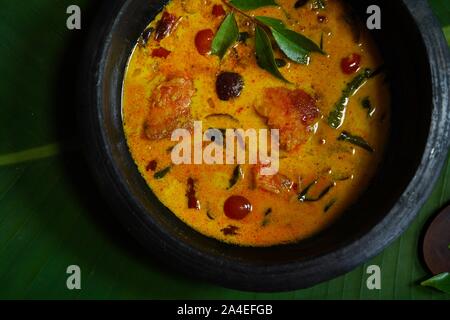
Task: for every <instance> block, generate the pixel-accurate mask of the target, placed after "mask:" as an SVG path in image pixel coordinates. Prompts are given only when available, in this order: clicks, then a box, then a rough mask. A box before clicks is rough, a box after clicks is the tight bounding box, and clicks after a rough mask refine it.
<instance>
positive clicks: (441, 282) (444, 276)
mask: <svg viewBox="0 0 450 320" xmlns="http://www.w3.org/2000/svg"><path fill="white" fill-rule="evenodd" d="M421 285H422V286H424V287H432V288H435V289H438V290H440V291H442V292H445V293H449V294H450V273H448V272H446V273H441V274H438V275H437V276H434V277H433V278H431V279H428V280H426V281H424V282H422V283H421Z"/></svg>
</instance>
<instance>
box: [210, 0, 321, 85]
mask: <svg viewBox="0 0 450 320" xmlns="http://www.w3.org/2000/svg"><path fill="white" fill-rule="evenodd" d="M224 3H225V4H226V5H227V6H228V7H230V8H231V10H232V12H231V13H229V14H228V15H227V16H226V17H225V19H224V21H223V22H222V24H221V26H220V27H219V30H218V31H217V33H216V36H215V37H214V39H213V42H212V50H211V52H212V54H214V55H217V56H219V57H220V58H221V59H222V58H223V57H224V56H225V54H226V52H227V51H228V49H229V48H231V47H232V46H233V45H235V43H236V42H237V41H238V40H239V35H240V34H239V28H238V26H237V22H236V17H235V12H236V13H239V14H242V15H244V16H245V17H246V18H247V19H250V20H251V21H253V23H254V24H255V25H256V30H255V51H256V58H257V61H258V65H259V66H260V67H261V68H262V69H264V70H266V71H268V72H269V73H271V74H272V75H273V76H275V77H277V78H278V79H280V80H282V81H285V82H289V81H288V80H287V79H286V78H285V77H284V76H283V75H282V74H281V72H280V71H279V70H278V68H279V64H278V63H277V61H276V59H275V54H274V48H273V46H272V43H271V40H270V35H271V36H272V37H273V39H274V41H275V43H276V44H277V45H278V47H279V48H280V50H281V51H282V52H283V53H284V54H285V55H286V57H288V58H289V59H290V60H292V61H293V62H296V63H299V64H304V65H308V64H309V62H310V59H311V53H313V52H317V53H320V54H325V52H324V51H323V50H322V49H321V47H320V46H318V45H317V44H316V43H314V42H313V41H312V40H310V39H308V38H307V37H305V36H303V35H301V34H300V33H297V32H295V31H293V30H290V29H288V28H287V27H286V25H285V24H284V23H283V21H281V20H279V19H275V18H271V17H264V16H256V17H253V16H250V15H248V14H246V13H245V12H243V11H242V10H244V11H245V10H253V9H257V8H260V7H264V6H278V4H277V3H276V2H275V1H274V0H231V1H230V2H227V1H224Z"/></svg>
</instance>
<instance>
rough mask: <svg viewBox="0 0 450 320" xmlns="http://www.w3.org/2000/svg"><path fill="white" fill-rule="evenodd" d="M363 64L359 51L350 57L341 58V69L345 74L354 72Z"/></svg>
mask: <svg viewBox="0 0 450 320" xmlns="http://www.w3.org/2000/svg"><path fill="white" fill-rule="evenodd" d="M360 66H361V56H360V55H359V54H357V53H352V54H351V55H349V56H348V57H345V58H343V59H342V60H341V69H342V72H344V73H345V74H353V73H355V72H357V71H358V70H359V68H360Z"/></svg>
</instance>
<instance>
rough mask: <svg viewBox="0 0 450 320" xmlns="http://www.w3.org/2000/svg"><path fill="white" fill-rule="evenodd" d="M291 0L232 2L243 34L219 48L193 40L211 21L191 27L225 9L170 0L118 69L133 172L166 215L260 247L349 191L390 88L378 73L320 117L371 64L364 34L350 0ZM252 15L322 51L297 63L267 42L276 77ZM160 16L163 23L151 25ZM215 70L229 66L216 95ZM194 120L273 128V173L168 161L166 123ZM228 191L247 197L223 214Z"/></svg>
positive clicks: (376, 142)
mask: <svg viewBox="0 0 450 320" xmlns="http://www.w3.org/2000/svg"><path fill="white" fill-rule="evenodd" d="M295 2H296V1H294V0H278V4H279V5H280V7H263V8H258V9H255V10H250V11H245V12H244V14H245V15H244V14H241V13H240V12H237V11H236V10H235V14H234V15H235V18H236V20H237V25H238V27H239V31H240V32H247V34H246V36H248V38H247V39H245V41H244V40H241V41H238V42H237V43H236V44H235V45H234V46H233V48H231V49H229V50H228V51H227V53H226V54H225V56H224V57H223V58H222V59H220V58H219V57H218V56H217V55H213V54H210V53H209V51H208V50H207V49H208V48H206V49H205V48H204V46H203V47H202V45H204V44H205V43H206V44H207V45H208V41H209V40H210V38H211V32H210V31H209V34H208V32H204V33H203V34H204V35H206V36H204V39H200V40H199V39H198V36H197V35H198V33H199V31H202V30H207V29H209V30H211V31H212V35H213V36H214V35H215V34H216V33H217V30H218V29H219V27H220V26H221V23H222V21H223V20H224V18H225V16H226V14H229V13H230V12H231V11H232V10H233V9H232V8H231V7H230V6H227V5H226V4H225V3H224V2H222V1H220V0H189V1H184V0H172V1H171V2H169V4H168V5H167V6H166V7H165V8H164V10H163V12H162V13H160V14H159V15H158V16H157V17H156V18H155V20H154V21H153V22H152V23H151V24H150V26H149V29H147V30H146V31H145V32H144V33H143V36H142V37H141V39H140V41H139V43H138V44H137V45H136V48H135V50H134V52H133V54H132V56H131V58H130V61H129V65H128V68H127V71H126V76H125V79H124V85H123V123H124V130H125V134H126V138H127V143H128V146H129V149H130V152H131V154H132V156H133V158H134V160H135V162H136V165H137V167H138V168H139V171H140V172H141V174H142V176H143V177H144V179H145V180H146V182H147V183H148V185H149V187H150V188H151V189H152V191H153V192H154V193H155V194H156V196H157V197H158V198H159V200H160V201H161V202H162V203H163V204H164V205H165V206H167V208H169V209H170V210H171V211H172V212H173V213H174V214H175V215H176V216H177V217H178V218H180V219H181V220H182V221H184V222H185V223H186V224H188V225H189V226H191V227H192V228H194V229H195V230H197V231H198V232H200V233H202V234H204V235H206V236H209V237H213V238H216V239H218V240H221V241H224V242H227V243H232V244H238V245H243V246H271V245H277V244H284V243H290V242H294V241H298V240H301V239H304V238H307V237H310V236H312V235H314V234H316V233H317V232H319V231H321V230H323V229H324V228H325V227H327V226H329V225H330V224H331V223H332V222H333V221H335V220H336V218H338V217H339V215H341V214H342V213H343V212H344V211H345V210H346V209H347V208H348V207H349V206H350V205H351V204H352V203H354V202H355V201H356V200H357V199H358V197H359V196H360V195H361V193H362V192H363V191H364V190H365V188H366V187H367V185H368V183H369V182H370V180H371V178H372V177H373V175H374V173H375V171H376V169H377V166H378V164H379V162H380V161H381V158H382V155H383V149H384V146H385V144H386V140H387V137H388V131H389V117H390V110H389V103H390V95H389V90H388V87H387V85H386V84H385V79H384V78H385V77H384V76H383V74H382V73H381V74H379V75H374V76H373V77H371V78H370V79H367V81H365V82H364V84H363V85H362V86H361V87H360V88H359V89H358V90H357V91H356V92H354V94H353V95H352V96H351V97H348V105H347V107H346V113H345V118H344V119H343V123H342V125H341V126H339V127H338V128H334V127H332V126H330V124H329V117H330V114H331V113H332V111H333V109H334V108H335V107H336V104H337V102H338V101H339V100H340V99H341V97H342V95H343V91H345V89H346V88H348V86H349V84H350V83H351V82H352V81H353V80H354V79H355V77H357V76H358V75H360V74H361V73H362V72H364V70H365V69H366V68H370V69H371V70H377V68H378V67H379V66H381V65H382V64H383V61H382V59H381V57H380V54H379V51H378V49H377V47H376V45H375V43H374V41H373V39H372V38H371V37H370V35H369V33H368V32H367V31H364V30H361V32H360V34H359V38H358V39H355V28H361V29H362V27H361V26H357V25H355V24H351V23H349V21H348V15H349V12H348V11H349V10H350V8H348V7H346V6H345V4H344V2H342V1H339V0H334V1H333V0H328V1H326V2H325V3H326V7H325V8H323V9H319V8H316V7H315V4H314V1H309V2H307V3H306V4H304V5H303V6H301V7H299V8H295V7H294V4H295ZM164 14H165V17H164ZM246 15H247V16H249V17H247V16H246ZM255 16H266V17H273V18H277V19H280V20H282V21H283V22H284V24H285V25H286V26H287V27H288V28H289V29H291V30H293V31H296V32H298V33H300V34H302V35H304V36H306V37H308V38H309V39H311V40H312V41H313V42H315V43H316V44H320V43H321V47H322V48H323V51H325V52H326V54H320V53H317V52H313V53H311V55H310V62H309V64H308V65H305V64H299V63H295V62H293V61H291V60H290V59H288V58H287V57H286V56H285V55H284V54H283V53H282V52H281V51H280V50H279V49H278V48H277V47H276V46H275V45H274V44H273V47H274V52H275V58H277V59H281V60H282V61H283V64H285V65H284V66H282V67H280V68H279V70H280V72H281V74H282V75H283V76H284V77H285V78H286V79H288V80H289V83H288V82H284V81H282V80H280V79H278V78H277V77H275V76H273V75H272V74H270V73H269V72H268V71H267V70H264V69H263V68H261V67H260V66H258V63H257V61H256V58H255V36H254V34H255V23H254V21H253V20H252V19H251V17H255ZM162 19H166V23H167V24H170V26H169V28H167V26H164V25H163V26H161V25H162V24H163V23H162V22H161V20H162ZM164 27H166V29H164ZM158 28H159V29H158ZM161 28H162V29H163V30H160V29H161ZM167 29H170V30H167ZM208 36H209V40H208ZM272 42H273V40H272ZM199 45H200V47H199ZM281 60H280V61H281ZM222 72H233V73H235V74H238V75H239V76H240V77H241V78H240V79H241V80H242V88H241V92H240V94H239V96H237V97H233V98H231V99H228V100H223V99H221V98H220V97H219V96H218V92H217V88H216V82H217V78H218V75H219V74H221V73H222ZM299 101H300V102H299ZM295 117H301V121H299V120H298V118H295ZM195 120H197V121H202V124H203V130H206V129H208V128H221V129H222V128H242V129H248V128H256V129H262V128H265V129H268V128H274V129H280V164H279V172H278V173H277V174H276V175H274V176H260V175H259V174H258V170H257V169H258V168H260V167H261V165H260V164H256V165H255V164H242V165H239V166H237V165H236V164H229V165H227V164H222V165H220V164H217V165H208V164H197V165H194V164H181V165H174V164H173V163H172V160H171V151H172V150H173V147H174V145H176V144H177V142H176V141H171V138H170V132H171V130H173V129H175V128H179V127H183V128H187V129H188V130H190V129H191V128H192V126H191V123H192V121H195ZM296 124H298V127H296ZM211 143H215V142H211ZM233 196H234V197H235V198H234V200H236V199H237V200H242V199H245V200H247V201H248V204H250V205H251V210H250V208H249V207H245V206H244V204H245V203H244V204H243V203H240V204H241V207H239V208H240V209H241V211H243V212H241V213H242V215H241V216H240V215H239V214H240V213H239V212H237V215H233V214H231V215H229V214H228V215H227V214H226V212H225V211H226V206H227V204H226V201H227V200H228V199H230V197H233ZM236 196H237V198H236ZM228 205H229V206H230V205H231V207H232V208H233V205H234V207H236V206H239V201H237V204H236V203H234V204H233V203H231V204H230V203H228ZM244 207H245V208H244ZM360 214H364V212H361V213H360Z"/></svg>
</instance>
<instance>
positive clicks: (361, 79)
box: [328, 69, 373, 129]
mask: <svg viewBox="0 0 450 320" xmlns="http://www.w3.org/2000/svg"><path fill="white" fill-rule="evenodd" d="M372 74H373V73H372V70H370V69H365V70H364V71H363V72H361V73H359V74H358V75H357V76H356V77H355V78H353V80H352V81H350V82H349V83H348V84H347V86H346V87H345V88H344V90H343V91H342V95H341V97H340V98H339V100H338V102H336V103H335V105H334V107H333V110H331V112H330V114H329V115H328V125H329V126H330V127H332V128H333V129H338V128H339V127H340V126H342V123H343V122H344V118H345V112H346V109H347V105H348V102H349V99H350V97H351V96H353V95H354V94H355V93H356V92H357V91H358V90H359V89H360V88H361V87H362V86H363V85H364V84H365V83H366V82H367V80H368V79H370V78H371V77H372Z"/></svg>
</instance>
